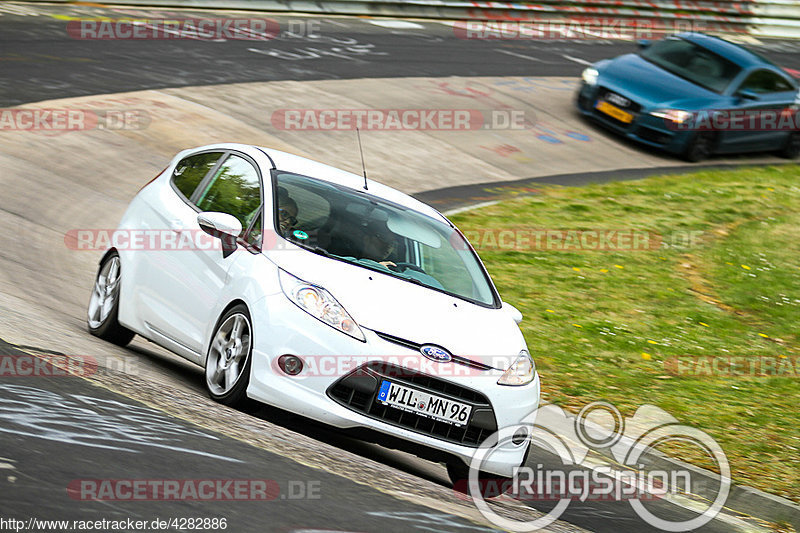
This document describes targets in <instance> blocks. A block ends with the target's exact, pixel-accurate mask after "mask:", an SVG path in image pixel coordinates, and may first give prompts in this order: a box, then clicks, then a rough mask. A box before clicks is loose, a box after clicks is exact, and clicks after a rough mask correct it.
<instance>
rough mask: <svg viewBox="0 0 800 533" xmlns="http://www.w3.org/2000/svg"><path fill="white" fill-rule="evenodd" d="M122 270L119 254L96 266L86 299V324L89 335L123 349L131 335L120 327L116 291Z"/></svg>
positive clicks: (132, 333)
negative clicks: (92, 285)
mask: <svg viewBox="0 0 800 533" xmlns="http://www.w3.org/2000/svg"><path fill="white" fill-rule="evenodd" d="M121 281H122V267H121V265H120V260H119V254H118V253H117V252H112V253H110V254H109V255H108V257H106V258H105V259H104V260H103V262H102V263H101V264H100V268H99V269H98V271H97V278H95V282H94V289H93V290H92V297H91V298H90V299H89V309H88V310H87V321H86V324H87V326H88V329H89V333H91V334H92V335H94V336H96V337H100V338H101V339H103V340H106V341H108V342H112V343H114V344H116V345H118V346H125V345H127V344H128V343H129V342H131V339H133V336H134V335H135V333H134V332H132V331H131V330H129V329H128V328H126V327H125V326H123V325H121V324H120V323H119V321H118V319H117V317H118V315H119V288H120V282H121Z"/></svg>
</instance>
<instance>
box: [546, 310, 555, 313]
mask: <svg viewBox="0 0 800 533" xmlns="http://www.w3.org/2000/svg"><path fill="white" fill-rule="evenodd" d="M545 311H547V312H548V313H555V311H553V310H552V309H545Z"/></svg>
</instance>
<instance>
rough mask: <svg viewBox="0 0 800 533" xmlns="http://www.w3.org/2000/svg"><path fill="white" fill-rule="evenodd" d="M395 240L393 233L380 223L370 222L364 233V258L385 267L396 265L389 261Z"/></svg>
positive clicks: (395, 243) (395, 244)
mask: <svg viewBox="0 0 800 533" xmlns="http://www.w3.org/2000/svg"><path fill="white" fill-rule="evenodd" d="M396 246H397V240H396V238H395V235H394V233H392V231H391V230H390V229H389V228H387V227H386V226H384V225H382V224H370V225H369V226H367V227H366V230H365V234H364V249H363V254H362V255H363V256H364V259H372V260H373V261H375V262H376V263H379V264H381V265H383V266H385V267H386V268H390V267H397V265H396V264H395V263H394V262H393V261H390V258H391V257H392V254H393V253H394V250H395V247H396Z"/></svg>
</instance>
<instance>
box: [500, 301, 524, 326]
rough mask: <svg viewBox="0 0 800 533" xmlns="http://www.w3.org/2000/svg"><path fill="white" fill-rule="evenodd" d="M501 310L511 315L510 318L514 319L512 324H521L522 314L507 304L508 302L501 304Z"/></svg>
mask: <svg viewBox="0 0 800 533" xmlns="http://www.w3.org/2000/svg"><path fill="white" fill-rule="evenodd" d="M502 309H503V310H504V311H505V312H506V313H508V314H509V315H511V318H513V319H514V322H516V323H517V324H519V323H520V322H522V312H521V311H520V310H519V309H517V308H516V307H514V306H513V305H511V304H510V303H508V302H503V307H502Z"/></svg>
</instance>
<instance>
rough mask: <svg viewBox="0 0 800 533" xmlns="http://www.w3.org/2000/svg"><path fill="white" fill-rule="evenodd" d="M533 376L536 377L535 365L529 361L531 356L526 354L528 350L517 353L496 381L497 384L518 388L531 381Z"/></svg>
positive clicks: (531, 360)
mask: <svg viewBox="0 0 800 533" xmlns="http://www.w3.org/2000/svg"><path fill="white" fill-rule="evenodd" d="M534 376H536V364H534V362H533V359H531V354H529V353H528V350H522V351H521V352H519V356H517V359H516V360H515V361H514V362H513V363H511V366H510V367H508V368H507V369H506V371H505V372H503V375H502V376H500V379H498V380H497V384H498V385H511V386H513V387H519V386H520V385H527V384H528V383H530V382H531V381H533V378H534Z"/></svg>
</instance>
